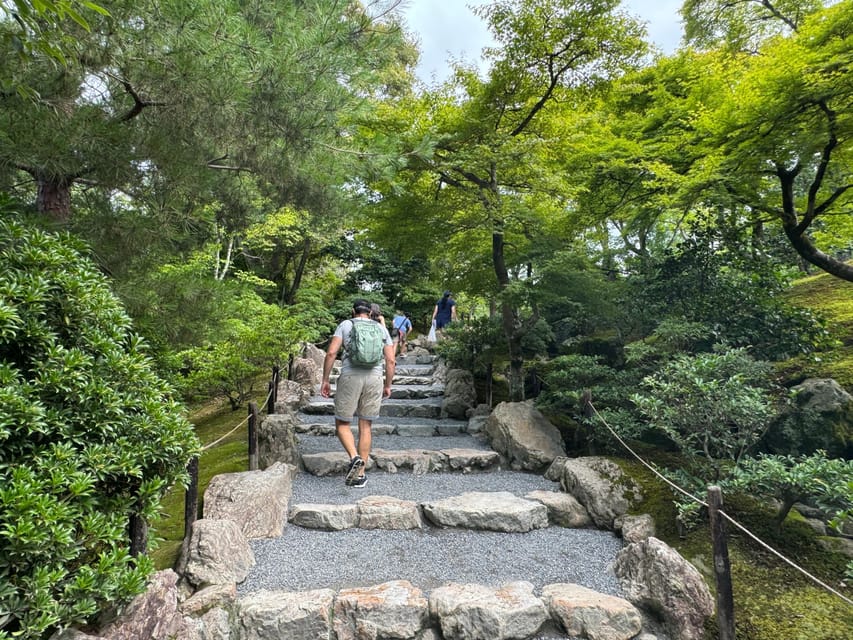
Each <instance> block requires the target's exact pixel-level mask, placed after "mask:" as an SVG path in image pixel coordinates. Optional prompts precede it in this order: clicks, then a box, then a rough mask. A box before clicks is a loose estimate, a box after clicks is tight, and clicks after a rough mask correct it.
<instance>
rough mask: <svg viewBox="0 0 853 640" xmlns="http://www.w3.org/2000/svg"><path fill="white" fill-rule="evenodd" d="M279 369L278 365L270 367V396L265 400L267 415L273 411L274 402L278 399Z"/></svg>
mask: <svg viewBox="0 0 853 640" xmlns="http://www.w3.org/2000/svg"><path fill="white" fill-rule="evenodd" d="M279 375H280V373H279V369H278V365H275V366H273V368H272V379H271V380H270V384H269V392H270V397H269V400H268V401H267V415H268V416H269V415H272V414H274V413H275V403H276V401H277V400H278V380H279Z"/></svg>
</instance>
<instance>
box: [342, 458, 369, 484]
mask: <svg viewBox="0 0 853 640" xmlns="http://www.w3.org/2000/svg"><path fill="white" fill-rule="evenodd" d="M362 469H364V460H362V459H361V456H356V457H354V458H353V459H352V460H350V462H349V469H347V475H346V478H344V483H345V484H346V485H347V486H352V483H353V482H355V480H356V479H357V478H358V475H359V474H360V473H361V470H362Z"/></svg>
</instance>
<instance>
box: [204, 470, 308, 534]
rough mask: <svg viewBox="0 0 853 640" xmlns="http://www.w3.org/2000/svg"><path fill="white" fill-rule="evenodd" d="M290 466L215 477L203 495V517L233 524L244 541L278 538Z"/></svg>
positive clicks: (287, 495)
mask: <svg viewBox="0 0 853 640" xmlns="http://www.w3.org/2000/svg"><path fill="white" fill-rule="evenodd" d="M295 473H296V468H295V467H293V466H292V465H288V464H282V463H279V462H277V463H275V464H274V465H273V466H271V467H270V468H268V469H266V470H265V471H242V472H239V473H222V474H219V475H218V476H214V477H213V479H212V480H211V481H210V484H209V485H208V486H207V490H206V491H205V492H204V517H205V518H217V519H224V520H232V521H234V522H236V523H237V524H238V525H239V526H240V529H241V530H242V531H243V534H244V535H245V536H246V537H247V538H277V537H278V536H280V535H281V534H282V531H283V530H284V525H285V524H286V523H287V505H288V501H289V500H290V496H291V494H292V492H293V476H294V474H295Z"/></svg>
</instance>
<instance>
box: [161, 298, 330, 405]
mask: <svg viewBox="0 0 853 640" xmlns="http://www.w3.org/2000/svg"><path fill="white" fill-rule="evenodd" d="M237 308H238V309H239V310H240V316H239V317H234V318H231V319H230V320H228V321H227V322H226V323H225V328H224V331H223V333H222V335H221V336H220V337H219V339H218V340H216V341H215V342H208V343H205V344H203V345H201V346H197V347H192V348H190V349H186V350H184V351H182V352H180V353H178V354H176V356H175V358H176V360H177V362H178V363H179V366H180V367H181V368H182V369H183V370H184V371H185V373H184V374H183V375H182V376H181V378H180V383H179V384H180V386H181V388H182V390H183V391H184V393H186V394H187V395H188V396H190V397H199V396H200V397H211V396H216V395H221V396H224V397H225V398H227V399H228V401H229V403H230V404H231V407H232V409H235V410H236V409H238V408H239V407H240V406H242V404H243V402H245V401H246V399H247V398H248V397H249V396H250V395H251V393H252V389H253V385H254V383H255V382H256V380H257V379H258V376H260V375H262V374H263V373H265V372H270V371H271V370H272V367H273V365H278V366H281V365H282V364H283V363H284V362H286V361H287V359H288V357H289V356H291V355H295V354H296V353H297V352H298V351H299V349H300V347H301V345H302V343H303V342H306V341H315V340H317V339H318V338H319V337H320V333H319V330H320V328H321V327H323V326H325V324H326V323H325V322H324V320H326V315H325V314H317V312H316V309H315V308H313V306H312V305H305V306H298V307H288V308H281V307H279V306H278V305H271V304H267V303H265V302H264V301H263V300H261V299H260V297H258V296H257V295H255V294H251V293H247V294H245V295H243V297H242V298H241V299H240V304H239V305H238V306H237ZM318 315H319V317H318Z"/></svg>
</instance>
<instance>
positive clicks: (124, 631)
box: [97, 569, 188, 640]
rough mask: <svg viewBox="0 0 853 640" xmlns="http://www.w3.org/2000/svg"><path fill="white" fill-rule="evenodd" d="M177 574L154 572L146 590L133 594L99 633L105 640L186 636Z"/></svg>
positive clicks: (159, 639) (163, 639) (161, 638)
mask: <svg viewBox="0 0 853 640" xmlns="http://www.w3.org/2000/svg"><path fill="white" fill-rule="evenodd" d="M177 584H178V574H176V573H175V572H174V571H172V570H171V569H166V570H165V571H159V572H157V573H155V574H154V576H153V577H152V578H151V581H150V582H149V583H148V588H147V589H146V590H145V592H143V593H141V594H139V595H138V596H136V597H135V598H134V599H133V600H131V601H130V604H128V605H127V607H125V608H124V609H123V610H122V612H121V615H120V616H119V617H117V618H115V619H114V620H112V621H111V622H109V623H108V624H106V625H104V626H103V627H102V628H101V630H100V631H99V632H98V636H97V637H99V638H103V639H104V640H139V638H146V639H147V640H171V639H172V638H176V637H177V638H182V637H186V635H187V633H188V631H187V626H186V622H185V621H184V616H183V614H182V613H181V612H180V611H179V610H178V587H177Z"/></svg>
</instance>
